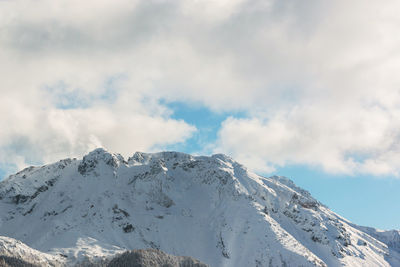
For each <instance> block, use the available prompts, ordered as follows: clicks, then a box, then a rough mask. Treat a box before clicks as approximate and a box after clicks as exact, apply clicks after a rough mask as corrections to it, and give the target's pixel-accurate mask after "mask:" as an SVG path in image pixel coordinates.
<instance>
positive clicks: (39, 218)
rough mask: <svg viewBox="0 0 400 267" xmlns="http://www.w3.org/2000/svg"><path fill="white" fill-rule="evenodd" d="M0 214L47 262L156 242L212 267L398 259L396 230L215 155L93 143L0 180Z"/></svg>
mask: <svg viewBox="0 0 400 267" xmlns="http://www.w3.org/2000/svg"><path fill="white" fill-rule="evenodd" d="M350 204H351V203H350ZM0 214H1V218H0V235H2V236H7V237H11V238H14V239H17V240H20V241H22V242H23V243H25V244H26V245H28V246H29V247H30V248H28V247H25V246H24V245H23V244H22V243H18V246H19V248H15V249H14V250H16V251H19V253H22V252H21V251H25V252H24V253H31V254H32V255H30V257H33V256H34V254H35V253H36V254H37V255H38V257H39V258H42V259H44V258H46V257H49V258H48V259H47V258H46V259H47V260H48V262H49V263H51V264H53V265H57V264H64V263H65V264H67V265H72V264H74V263H76V262H77V261H81V260H83V259H85V258H88V259H90V260H96V259H103V258H105V257H110V256H112V255H115V254H116V253H121V252H123V251H125V250H126V249H142V248H155V249H161V250H163V251H165V252H167V253H170V254H173V255H185V256H192V257H194V258H197V259H199V260H200V261H202V262H204V263H207V264H209V265H210V266H215V267H218V266H238V267H241V266H343V265H345V266H400V240H399V232H398V231H393V232H390V231H387V232H383V231H378V230H376V229H373V228H366V227H360V226H357V225H354V224H352V223H350V222H349V221H347V220H346V219H344V218H342V217H340V216H339V215H337V214H335V213H334V212H332V211H330V210H329V209H328V208H327V207H326V206H324V205H322V204H321V203H319V202H318V201H317V200H315V199H314V198H312V196H311V195H310V194H309V193H308V192H307V191H305V190H302V189H301V188H299V187H297V186H295V185H294V184H293V182H291V181H290V180H289V179H287V178H285V177H278V176H274V177H270V178H265V177H261V176H259V175H256V174H254V173H252V172H250V171H248V170H247V169H246V168H245V167H244V166H242V165H241V164H239V163H238V162H236V161H234V160H233V159H231V158H229V157H227V156H225V155H221V154H218V155H213V156H211V157H204V156H191V155H188V154H184V153H178V152H161V153H153V154H147V153H140V152H136V153H135V154H134V155H133V157H131V158H129V159H128V160H125V159H124V158H123V157H122V156H121V155H119V154H112V153H109V152H107V151H105V150H104V149H96V150H94V151H92V152H91V153H89V154H88V155H86V156H85V157H83V159H82V160H77V159H66V160H61V161H59V162H57V163H54V164H50V165H46V166H42V167H29V168H27V169H25V170H23V171H21V172H19V173H17V174H15V175H11V176H10V177H9V178H7V179H6V180H4V181H2V182H1V183H0ZM4 240H6V242H4ZM7 240H8V241H10V240H11V239H7V238H3V239H0V246H3V248H2V249H3V250H4V249H5V250H9V251H11V250H12V249H11V250H10V248H4V247H7ZM15 242H17V241H15ZM15 242H14V243H15ZM39 251H40V252H39ZM39 253H46V257H44V256H40V254H39Z"/></svg>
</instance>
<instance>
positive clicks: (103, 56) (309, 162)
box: [0, 0, 400, 178]
mask: <svg viewBox="0 0 400 267" xmlns="http://www.w3.org/2000/svg"><path fill="white" fill-rule="evenodd" d="M399 12H400V2H399V1H397V0H387V1H384V2H382V1H372V0H371V1H369V0H363V1H361V0H354V1H344V0H343V1H341V0H338V1H327V0H322V1H320V0H319V1H311V0H306V1H297V0H288V1H279V0H260V1H259V0H252V1H245V0H220V1H211V0H209V1H179V0H174V1H161V0H160V1H151V0H150V1H149V0H146V1H132V0H129V1H128V0H126V1H125V0H121V1H101V0H100V1H77V0H72V1H71V0H69V1H54V0H36V1H28V0H26V1H25V0H21V1H20V0H15V1H14V0H5V1H0V73H1V78H0V93H1V97H0V123H1V128H0V169H1V170H2V171H1V172H3V173H10V172H13V171H16V170H17V169H20V168H23V167H25V166H27V165H31V164H42V163H49V162H52V161H55V160H59V159H60V158H65V157H81V156H82V155H83V154H85V153H87V152H88V151H90V150H92V149H94V148H95V147H99V146H103V147H105V148H107V149H109V150H110V151H113V152H119V153H121V154H123V155H125V156H129V155H131V154H133V153H134V152H135V151H155V150H161V149H167V148H169V147H171V146H173V147H174V148H176V149H177V150H185V149H184V148H187V147H188V145H190V144H191V145H192V146H189V147H193V149H191V150H190V149H189V151H187V152H190V153H196V154H211V153H215V152H222V153H226V154H229V155H231V156H232V157H234V158H235V159H237V160H239V161H241V162H242V163H244V164H245V165H247V166H249V167H250V168H251V169H253V170H255V171H258V172H261V173H264V174H268V173H273V172H275V171H276V170H277V169H279V168H284V167H290V166H294V165H296V166H297V165H302V166H306V167H312V168H317V169H318V170H320V171H322V173H325V174H327V175H335V174H337V175H349V176H353V177H354V176H355V177H361V176H363V177H364V176H374V177H378V178H379V177H388V176H390V177H395V178H396V177H397V178H398V177H399V171H400V142H399V141H400V75H399V71H400V32H399V31H400V16H399ZM181 103H184V104H185V105H186V106H187V107H192V106H193V107H196V109H197V110H203V111H204V110H207V112H205V113H201V114H196V112H194V111H193V110H189V109H188V110H187V112H192V113H191V114H192V115H191V116H192V117H191V118H190V117H188V116H186V117H185V116H176V112H181V113H185V110H182V109H181V108H175V107H174V105H180V104H181ZM196 109H195V110H196ZM179 110H180V111H179ZM204 114H206V117H204V116H203V115H204ZM207 116H209V117H210V120H211V117H213V116H216V117H218V118H219V120H213V128H212V129H209V128H207V127H208V126H209V125H207V123H205V124H204V123H197V122H198V121H202V122H204V121H205V120H207ZM200 117H201V118H200ZM185 118H186V119H185ZM215 123H217V125H216V124H215ZM207 131H211V132H213V134H211V135H209V134H207ZM202 135H207V137H202ZM210 136H211V137H210ZM194 137H196V138H194ZM193 142H195V143H196V142H197V144H196V145H193V144H192V143H193ZM180 148H181V149H180ZM186 150H187V149H186ZM1 172H0V173H1Z"/></svg>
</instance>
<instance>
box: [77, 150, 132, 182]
mask: <svg viewBox="0 0 400 267" xmlns="http://www.w3.org/2000/svg"><path fill="white" fill-rule="evenodd" d="M121 163H126V162H125V160H124V158H123V157H122V156H121V155H120V154H113V153H110V152H108V151H107V150H106V149H104V148H96V149H95V150H93V151H91V152H89V153H88V154H87V155H85V156H84V157H83V159H82V161H81V163H80V164H79V166H78V171H79V173H80V174H82V175H88V174H89V173H91V172H92V171H94V170H95V169H96V168H98V166H104V165H105V166H108V167H111V168H114V169H115V168H117V167H118V166H119V165H120V164H121ZM95 174H96V176H98V173H95Z"/></svg>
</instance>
